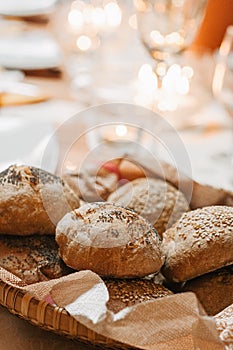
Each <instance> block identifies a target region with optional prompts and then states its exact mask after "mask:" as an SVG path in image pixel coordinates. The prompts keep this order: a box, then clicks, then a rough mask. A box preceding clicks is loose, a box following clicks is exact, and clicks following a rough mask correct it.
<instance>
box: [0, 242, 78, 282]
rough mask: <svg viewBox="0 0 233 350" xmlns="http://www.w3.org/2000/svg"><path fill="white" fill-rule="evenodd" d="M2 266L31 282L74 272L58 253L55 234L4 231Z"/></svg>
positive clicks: (0, 259) (0, 248) (0, 262)
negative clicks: (5, 233)
mask: <svg viewBox="0 0 233 350" xmlns="http://www.w3.org/2000/svg"><path fill="white" fill-rule="evenodd" d="M0 266H1V267H3V268H4V269H6V270H8V271H10V272H11V273H13V274H14V275H16V276H18V277H20V278H21V279H22V280H23V281H24V282H26V283H28V284H31V283H36V282H40V281H47V280H50V279H53V278H58V277H61V276H63V275H67V274H68V273H71V272H72V269H70V268H69V267H67V266H66V265H65V264H64V262H63V261H62V259H61V258H60V256H59V253H58V245H57V243H56V241H55V239H54V237H53V236H45V235H44V236H41V235H34V236H27V237H22V236H9V235H0Z"/></svg>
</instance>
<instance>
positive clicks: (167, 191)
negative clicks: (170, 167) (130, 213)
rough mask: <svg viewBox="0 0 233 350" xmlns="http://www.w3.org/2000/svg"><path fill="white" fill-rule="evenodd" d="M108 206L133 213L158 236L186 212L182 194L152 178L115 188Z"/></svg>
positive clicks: (163, 182) (185, 202)
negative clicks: (141, 218)
mask: <svg viewBox="0 0 233 350" xmlns="http://www.w3.org/2000/svg"><path fill="white" fill-rule="evenodd" d="M108 202H111V203H114V204H117V205H121V206H124V207H128V208H131V209H133V210H135V211H136V212H137V213H138V214H140V215H141V216H143V217H144V218H146V219H147V220H149V221H150V222H151V224H152V225H153V226H154V228H155V229H156V230H157V232H158V233H159V234H160V235H162V233H163V232H164V231H165V230H166V229H167V228H168V227H170V226H171V225H172V224H173V223H174V222H176V221H177V220H178V219H179V218H180V217H181V215H182V214H183V213H184V212H186V211H188V210H189V205H188V202H187V200H186V199H185V196H184V194H183V193H182V192H180V191H178V190H177V189H176V188H175V187H173V186H172V185H170V184H169V183H167V182H165V181H163V180H160V179H153V178H139V179H136V180H133V181H131V182H129V183H127V184H126V185H124V186H121V187H119V188H118V189H117V190H116V191H115V192H113V193H112V194H110V196H109V197H108Z"/></svg>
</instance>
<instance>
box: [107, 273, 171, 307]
mask: <svg viewBox="0 0 233 350" xmlns="http://www.w3.org/2000/svg"><path fill="white" fill-rule="evenodd" d="M104 282H105V284H106V286H107V288H108V293H109V301H108V303H107V307H108V309H109V310H111V311H113V312H114V313H117V312H119V311H120V310H122V309H124V308H125V307H128V306H133V305H135V304H138V303H142V302H145V301H149V300H155V299H157V298H162V297H165V296H168V295H172V294H173V293H172V292H171V291H170V290H168V289H167V288H165V287H164V286H162V285H161V284H158V283H154V282H152V281H149V280H143V279H134V280H116V279H115V280H113V279H110V280H107V279H106V280H104Z"/></svg>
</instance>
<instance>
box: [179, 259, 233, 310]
mask: <svg viewBox="0 0 233 350" xmlns="http://www.w3.org/2000/svg"><path fill="white" fill-rule="evenodd" d="M181 291H184V292H187V291H190V292H194V293H195V294H196V295H197V297H198V299H199V301H200V302H201V304H202V305H203V307H204V309H205V311H206V312H207V314H208V315H216V314H217V313H218V312H220V311H222V310H223V309H225V308H226V307H227V306H229V305H231V304H232V303H233V265H231V266H228V267H224V268H222V269H219V270H216V271H214V272H210V273H208V274H205V275H203V276H200V277H197V278H194V279H193V280H190V281H188V282H186V283H185V284H184V286H183V287H182V288H181Z"/></svg>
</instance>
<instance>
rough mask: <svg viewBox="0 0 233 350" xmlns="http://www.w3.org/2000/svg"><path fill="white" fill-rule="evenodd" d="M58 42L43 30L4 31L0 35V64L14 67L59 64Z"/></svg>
mask: <svg viewBox="0 0 233 350" xmlns="http://www.w3.org/2000/svg"><path fill="white" fill-rule="evenodd" d="M61 62H62V57H61V51H60V48H59V46H58V44H57V43H56V42H55V40H53V38H52V37H51V36H50V35H49V34H48V33H47V32H45V31H33V32H19V33H10V34H9V35H8V34H7V33H4V35H2V36H1V37H0V65H1V66H3V67H6V68H16V69H25V70H30V69H46V68H55V67H58V66H60V65H61Z"/></svg>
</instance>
